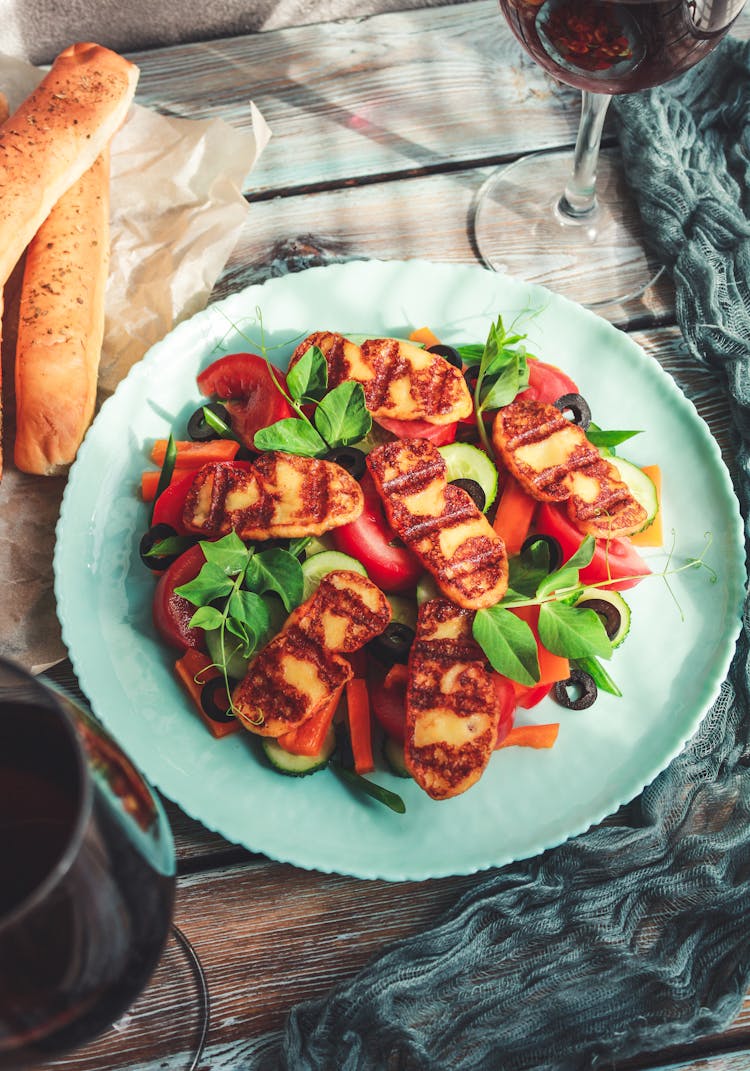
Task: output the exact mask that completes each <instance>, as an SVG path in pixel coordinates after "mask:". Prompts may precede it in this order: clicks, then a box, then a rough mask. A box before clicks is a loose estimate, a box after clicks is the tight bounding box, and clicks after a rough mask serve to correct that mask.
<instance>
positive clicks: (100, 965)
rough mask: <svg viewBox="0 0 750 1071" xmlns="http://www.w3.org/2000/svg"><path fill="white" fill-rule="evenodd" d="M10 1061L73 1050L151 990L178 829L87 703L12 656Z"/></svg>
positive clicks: (1, 838)
mask: <svg viewBox="0 0 750 1071" xmlns="http://www.w3.org/2000/svg"><path fill="white" fill-rule="evenodd" d="M0 857H2V859H3V860H4V863H5V866H4V871H5V874H4V878H3V881H2V882H0V1068H3V1069H5V1068H18V1067H23V1066H25V1065H27V1064H31V1063H38V1062H40V1061H41V1060H43V1059H46V1058H49V1057H51V1056H54V1055H57V1054H59V1053H62V1052H65V1051H67V1050H69V1049H73V1048H76V1047H78V1046H79V1045H81V1044H83V1043H84V1042H86V1041H88V1040H90V1039H91V1038H93V1037H94V1036H96V1035H97V1034H99V1033H100V1032H101V1031H103V1030H104V1029H105V1028H106V1027H107V1026H109V1025H111V1024H112V1023H113V1022H114V1021H115V1020H116V1019H117V1018H118V1017H119V1016H120V1015H121V1014H122V1012H123V1011H124V1010H125V1009H126V1008H128V1007H129V1006H130V1004H131V1003H132V1001H133V1000H134V999H135V997H136V996H137V995H138V993H139V992H140V991H141V990H142V989H143V987H144V986H145V984H146V983H147V981H148V979H149V977H150V976H151V974H152V972H153V970H154V968H155V966H156V964H157V962H158V960H159V957H160V956H161V953H162V950H163V948H164V944H165V942H166V939H167V937H168V934H169V931H170V925H171V919H172V912H173V904H174V893H175V856H174V847H173V842H172V835H171V831H170V828H169V825H168V822H167V820H166V817H165V815H164V812H163V810H162V807H161V804H160V803H159V801H158V799H157V798H156V797H155V796H154V794H153V793H152V792H151V790H150V788H149V787H148V785H147V784H146V782H145V781H144V780H143V778H142V777H141V775H140V774H139V773H138V771H137V770H136V769H135V767H134V766H133V765H132V763H131V762H130V760H129V759H128V758H127V756H125V755H124V753H123V752H122V751H121V750H120V748H119V747H118V746H117V745H116V744H115V743H114V741H113V740H112V739H111V738H110V737H109V736H108V735H107V734H106V733H105V732H104V731H103V730H102V728H101V727H100V726H99V725H98V723H97V722H95V721H94V719H93V718H92V717H91V716H90V715H89V714H88V712H87V711H86V710H84V709H83V707H81V706H79V705H78V704H77V703H76V702H74V701H73V700H72V699H71V698H70V697H69V696H67V695H66V694H65V693H63V692H60V691H58V690H56V689H52V688H50V687H46V686H44V685H43V684H42V683H40V681H39V680H38V679H35V678H33V677H31V676H30V675H29V674H27V673H26V672H25V671H24V670H22V669H21V668H20V667H18V666H16V665H14V664H13V663H11V662H9V661H7V660H5V659H0Z"/></svg>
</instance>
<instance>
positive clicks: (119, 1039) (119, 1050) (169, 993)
mask: <svg viewBox="0 0 750 1071" xmlns="http://www.w3.org/2000/svg"><path fill="white" fill-rule="evenodd" d="M209 1021H210V1000H209V993H208V986H207V984H206V977H205V974H204V972H203V967H202V966H201V963H200V960H199V958H198V955H197V953H196V951H195V949H194V948H193V946H192V945H191V944H190V941H189V940H188V939H187V937H186V936H185V934H184V933H183V932H182V930H180V929H179V928H178V927H177V926H174V925H173V926H172V928H171V932H170V935H169V937H168V939H167V943H166V945H165V947H164V951H163V952H162V956H161V959H160V960H159V963H158V965H157V967H156V970H155V971H154V973H153V975H152V977H151V981H150V982H149V984H148V985H147V987H146V988H145V989H144V991H143V992H142V993H141V995H140V996H139V997H138V998H137V1000H136V1001H135V1002H134V1003H133V1004H132V1005H131V1007H130V1008H129V1009H128V1010H127V1011H126V1012H125V1013H124V1014H123V1015H122V1016H120V1018H119V1019H118V1020H117V1021H116V1022H115V1023H113V1024H112V1026H111V1027H110V1028H109V1029H108V1030H106V1031H105V1032H104V1033H103V1034H101V1035H100V1036H99V1037H98V1038H96V1039H95V1040H94V1041H92V1042H90V1043H89V1044H88V1045H84V1046H83V1047H82V1048H80V1049H76V1050H75V1051H74V1052H71V1053H68V1054H66V1056H65V1057H64V1058H63V1059H62V1060H57V1061H50V1062H49V1063H44V1064H38V1065H36V1066H35V1071H59V1069H60V1068H61V1066H62V1065H63V1064H64V1067H65V1071H114V1069H115V1068H117V1069H119V1068H122V1067H123V1066H128V1067H137V1068H139V1071H158V1069H163V1068H164V1067H167V1066H168V1067H169V1068H170V1069H173V1071H195V1069H196V1068H197V1067H198V1064H199V1062H200V1059H201V1055H202V1053H203V1049H204V1046H205V1043H206V1037H207V1035H208V1027H209Z"/></svg>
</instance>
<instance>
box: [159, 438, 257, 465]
mask: <svg viewBox="0 0 750 1071" xmlns="http://www.w3.org/2000/svg"><path fill="white" fill-rule="evenodd" d="M174 445H175V450H176V451H177V456H176V459H175V465H177V466H179V467H181V468H184V467H186V466H188V465H195V466H196V467H197V466H199V465H207V464H208V463H209V462H210V461H233V460H234V458H235V457H236V456H237V451H238V450H239V448H240V444H239V443H238V442H237V441H236V440H235V439H209V440H208V442H193V441H192V440H189V439H185V440H182V439H181V440H178V441H176V442H175V444H174ZM166 454H167V439H156V440H155V441H154V445H153V446H152V447H151V460H152V461H153V462H154V464H155V465H163V464H164V458H165V457H166Z"/></svg>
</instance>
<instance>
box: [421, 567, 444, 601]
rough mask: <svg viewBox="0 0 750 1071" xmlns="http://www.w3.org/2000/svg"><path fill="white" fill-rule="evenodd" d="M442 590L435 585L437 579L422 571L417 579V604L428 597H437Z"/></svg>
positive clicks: (440, 594)
mask: <svg viewBox="0 0 750 1071" xmlns="http://www.w3.org/2000/svg"><path fill="white" fill-rule="evenodd" d="M442 594H443V593H442V591H441V590H440V588H439V587H438V586H437V581H436V580H435V578H434V576H432V574H431V573H423V574H422V576H420V578H419V580H418V581H417V606H421V605H422V603H423V602H427V601H428V599H439V598H440V597H441V596H442Z"/></svg>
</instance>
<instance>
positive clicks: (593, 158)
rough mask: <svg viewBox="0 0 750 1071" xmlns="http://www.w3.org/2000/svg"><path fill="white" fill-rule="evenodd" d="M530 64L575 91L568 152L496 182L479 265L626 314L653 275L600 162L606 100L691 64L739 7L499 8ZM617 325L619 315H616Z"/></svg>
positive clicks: (612, 161) (648, 0) (524, 3)
mask: <svg viewBox="0 0 750 1071" xmlns="http://www.w3.org/2000/svg"><path fill="white" fill-rule="evenodd" d="M499 3H500V9H501V11H502V12H503V14H504V15H505V18H506V20H507V22H508V24H509V25H510V27H511V29H512V31H513V33H514V34H515V36H516V37H517V38H518V40H519V41H520V43H521V44H522V46H523V47H524V49H525V50H526V51H527V52H528V54H529V55H530V56H531V57H532V58H533V59H534V60H535V61H536V62H537V63H538V64H539V65H540V66H541V67H543V68H544V69H545V70H546V71H548V72H549V74H551V75H552V76H553V77H554V78H556V79H557V80H559V81H560V82H564V83H566V84H567V85H570V86H574V87H576V88H578V89H581V90H582V92H583V105H582V111H581V120H580V124H579V128H578V135H577V139H576V146H575V151H574V153H573V155H572V157H571V155H570V154H569V153H568V152H567V151H566V150H563V151H555V152H540V153H535V154H532V155H529V156H524V157H521V158H520V159H518V160H516V161H515V162H514V163H512V164H509V165H507V166H506V167H504V168H501V169H500V170H499V171H496V172H494V173H493V174H492V175H490V177H489V178H488V179H487V181H486V182H485V183H484V185H483V186H482V188H481V190H480V191H479V193H478V195H477V199H476V202H475V205H474V212H473V234H474V242H475V245H476V248H477V251H478V253H479V255H480V257H481V259H482V260H483V261H484V263H485V264H486V265H487V266H488V267H491V268H493V269H495V270H496V271H507V272H509V273H510V274H512V275H516V276H520V277H521V278H524V279H526V280H528V281H530V282H539V283H542V284H544V285H546V286H549V287H551V288H552V289H553V290H557V291H558V292H560V293H562V294H564V295H565V296H567V297H570V298H573V299H574V300H575V301H578V302H580V303H581V304H584V305H588V306H590V307H607V306H613V307H614V306H616V305H618V304H619V305H624V304H625V303H627V302H628V301H630V300H631V299H633V298H636V297H639V296H640V295H641V294H642V293H643V291H644V290H646V289H647V287H648V286H649V285H650V283H651V282H653V280H654V278H655V277H656V276H657V275H658V272H659V269H658V265H656V264H655V262H654V261H653V259H652V258H651V257H650V255H649V254H648V251H647V250H646V249H645V246H644V241H643V235H642V233H641V230H640V226H639V223H638V217H637V212H636V210H635V207H634V205H633V203H632V199H631V198H630V196H629V191H628V190H627V188H626V187H625V184H624V179H623V175H622V170H621V168H620V167H619V166H618V163H617V160H616V157H615V158H611V157H610V156H609V155H607V156H602V157H601V158H600V155H599V146H600V143H601V137H602V130H603V127H604V120H605V116H606V112H607V108H608V105H609V102H610V99H611V96H612V94H615V93H630V92H634V91H636V90H640V89H646V88H649V87H653V86H657V85H660V84H661V83H663V82H667V81H669V80H670V79H672V78H674V77H676V76H677V75H679V74H681V73H683V72H684V71H687V70H688V69H689V68H691V67H693V66H694V65H695V64H696V63H699V62H700V60H702V59H703V58H704V57H705V56H706V55H707V54H708V53H709V52H710V51H711V50H712V49H713V48H715V47H716V45H717V44H718V43H719V41H720V40H721V38H722V37H723V36H724V35H725V34H726V33H727V31H728V30H729V28H730V27H731V25H732V23H733V21H734V20H735V19H736V18H737V16H738V15H739V13H740V11H741V10H742V7H743V6H744V0H499ZM613 314H614V315H615V317H616V316H617V310H616V309H615V308H613Z"/></svg>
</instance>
